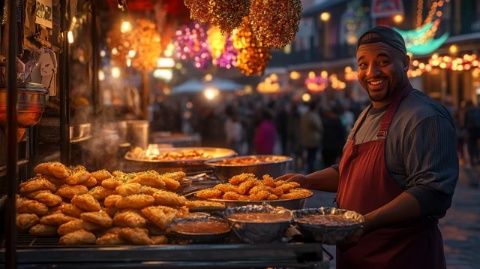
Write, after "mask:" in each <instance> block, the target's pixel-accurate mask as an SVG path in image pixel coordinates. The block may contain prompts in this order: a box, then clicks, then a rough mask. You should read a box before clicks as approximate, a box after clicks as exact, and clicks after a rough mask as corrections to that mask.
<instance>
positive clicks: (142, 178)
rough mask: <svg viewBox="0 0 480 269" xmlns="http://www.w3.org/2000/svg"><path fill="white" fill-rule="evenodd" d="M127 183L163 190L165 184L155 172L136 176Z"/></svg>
mask: <svg viewBox="0 0 480 269" xmlns="http://www.w3.org/2000/svg"><path fill="white" fill-rule="evenodd" d="M129 183H139V184H141V185H146V186H150V187H154V188H165V182H164V181H163V180H162V178H161V176H160V175H159V174H158V173H157V172H155V171H147V172H143V173H139V174H137V175H136V176H135V177H133V178H132V179H131V180H130V181H129Z"/></svg>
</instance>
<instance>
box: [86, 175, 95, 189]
mask: <svg viewBox="0 0 480 269" xmlns="http://www.w3.org/2000/svg"><path fill="white" fill-rule="evenodd" d="M83 185H85V186H86V187H87V188H92V187H95V186H97V180H96V179H95V178H94V177H92V176H90V177H89V178H88V180H87V181H85V182H84V183H83Z"/></svg>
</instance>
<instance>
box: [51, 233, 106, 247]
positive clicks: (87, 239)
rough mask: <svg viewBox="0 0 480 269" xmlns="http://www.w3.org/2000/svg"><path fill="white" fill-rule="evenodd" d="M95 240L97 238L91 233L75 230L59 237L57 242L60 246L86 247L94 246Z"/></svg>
mask: <svg viewBox="0 0 480 269" xmlns="http://www.w3.org/2000/svg"><path fill="white" fill-rule="evenodd" d="M96 240H97V238H96V237H95V235H94V234H93V233H91V232H88V231H85V230H77V231H75V232H71V233H68V234H66V235H64V236H62V237H60V240H59V241H58V242H59V243H60V244H61V245H87V244H95V242H96Z"/></svg>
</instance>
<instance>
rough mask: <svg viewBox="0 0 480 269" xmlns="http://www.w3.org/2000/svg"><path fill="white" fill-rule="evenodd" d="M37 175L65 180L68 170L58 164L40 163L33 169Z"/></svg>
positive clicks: (68, 173)
mask: <svg viewBox="0 0 480 269" xmlns="http://www.w3.org/2000/svg"><path fill="white" fill-rule="evenodd" d="M33 171H34V172H35V173H37V174H42V175H47V176H54V177H56V178H60V179H63V178H67V177H68V176H69V175H70V169H68V168H67V167H66V166H65V165H63V164H62V163H59V162H48V163H41V164H39V165H37V166H35V168H34V169H33Z"/></svg>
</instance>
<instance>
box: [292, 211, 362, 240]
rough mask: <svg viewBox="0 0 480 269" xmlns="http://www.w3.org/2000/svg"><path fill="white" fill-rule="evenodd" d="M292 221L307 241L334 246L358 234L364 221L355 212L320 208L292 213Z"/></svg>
mask: <svg viewBox="0 0 480 269" xmlns="http://www.w3.org/2000/svg"><path fill="white" fill-rule="evenodd" d="M293 221H294V223H295V224H296V225H297V226H298V228H299V230H300V232H301V233H302V234H303V235H304V237H305V239H306V240H307V241H316V242H321V243H323V244H328V245H336V244H339V243H342V242H345V241H348V239H349V238H350V237H351V236H353V235H355V234H356V233H358V232H360V231H361V230H362V228H363V223H364V222H365V219H364V217H363V216H362V215H361V214H359V213H357V212H355V211H350V210H345V209H338V208H334V207H320V208H307V209H300V210H295V211H293Z"/></svg>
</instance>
